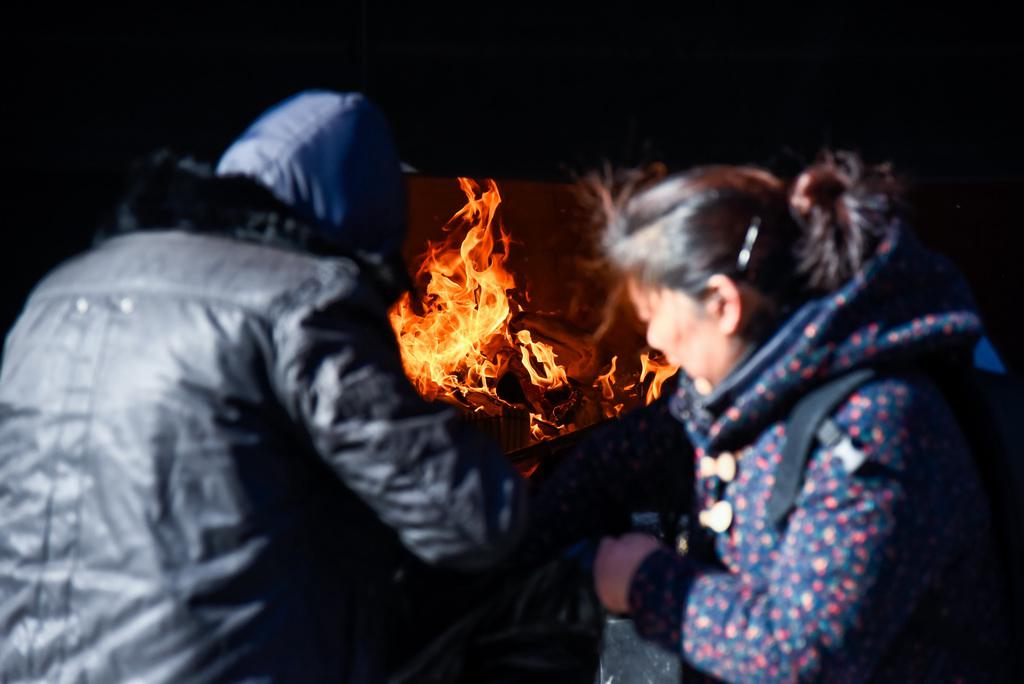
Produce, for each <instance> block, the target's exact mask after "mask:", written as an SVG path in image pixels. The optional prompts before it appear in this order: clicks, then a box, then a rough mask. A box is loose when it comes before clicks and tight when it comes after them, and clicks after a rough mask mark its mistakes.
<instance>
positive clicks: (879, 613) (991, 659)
mask: <svg viewBox="0 0 1024 684" xmlns="http://www.w3.org/2000/svg"><path fill="white" fill-rule="evenodd" d="M981 331H982V330H981V323H980V321H979V318H978V315H977V313H976V311H975V308H974V305H973V303H972V301H971V298H970V295H969V292H968V290H967V287H966V286H965V284H964V282H963V280H962V279H961V277H960V276H959V275H958V273H957V272H956V271H955V269H953V268H952V266H951V265H950V264H949V263H948V262H947V261H946V260H945V259H943V258H941V257H939V256H937V255H934V254H932V253H930V252H928V251H926V250H925V249H924V248H923V247H921V246H920V245H919V243H918V242H917V241H916V239H915V237H914V236H913V234H912V233H910V232H909V231H908V230H905V229H894V230H893V232H892V233H891V235H890V236H889V238H887V239H886V240H885V241H884V242H883V243H882V244H881V246H880V247H879V249H878V252H877V254H876V255H875V257H874V258H873V259H872V260H871V261H870V262H869V263H868V265H867V266H866V268H865V269H864V270H863V271H862V272H861V273H860V274H858V275H857V276H856V277H855V278H853V279H852V280H851V281H849V282H848V283H847V284H846V285H845V286H844V287H842V288H841V289H839V290H838V291H836V292H834V293H832V294H831V295H829V296H827V297H824V298H821V299H818V300H814V301H811V302H809V303H807V304H806V305H804V306H803V307H801V308H800V309H799V310H797V311H796V312H795V313H794V314H793V315H792V316H791V317H790V318H789V320H788V322H787V323H785V324H784V325H783V326H782V327H781V329H779V330H778V331H776V332H775V333H774V335H773V336H772V337H771V338H770V339H769V340H768V341H767V342H766V343H764V344H762V345H761V346H760V347H759V349H758V350H757V351H756V352H754V353H753V354H752V355H751V356H750V357H748V358H747V359H746V360H745V361H743V362H742V363H741V365H740V367H738V368H737V369H736V370H735V371H734V372H733V373H732V374H731V375H730V377H729V378H728V379H727V380H726V381H725V382H724V383H723V384H722V385H720V386H719V387H717V388H716V389H715V391H714V392H713V393H712V394H711V395H710V396H706V397H705V396H701V395H699V394H698V393H696V392H695V391H694V389H693V387H692V385H691V383H690V382H688V381H687V379H686V378H683V379H682V380H681V381H680V383H679V387H678V389H677V391H676V392H675V394H674V396H671V397H670V398H669V399H668V400H667V401H660V402H658V403H656V404H654V405H652V406H650V407H647V408H646V409H642V410H640V411H637V412H635V413H633V414H632V415H630V416H628V417H627V418H625V419H623V420H621V421H618V422H617V423H616V424H614V425H613V426H611V427H610V428H609V429H607V430H605V431H604V433H602V434H601V435H600V436H599V437H598V438H596V439H592V440H590V441H588V442H587V444H586V445H585V446H584V447H583V448H582V449H581V450H580V451H579V452H578V453H577V454H575V455H574V456H573V457H572V458H571V459H570V460H569V461H568V462H567V463H566V464H564V465H563V466H562V467H561V468H560V469H559V470H558V471H556V473H555V474H554V476H553V477H552V478H551V479H550V481H548V482H547V483H546V485H545V487H544V488H543V489H542V492H541V494H540V497H539V499H538V501H537V506H536V513H535V527H536V530H537V532H536V534H535V535H534V536H535V541H534V542H533V543H535V544H539V545H542V546H543V545H547V546H548V547H549V548H552V549H553V548H557V547H560V546H562V545H564V544H565V543H568V542H569V541H571V540H572V539H574V538H579V537H582V536H587V535H597V534H601V533H604V532H606V531H607V529H608V525H610V524H611V520H612V518H613V517H614V516H615V515H617V514H618V513H620V512H621V511H623V510H637V509H638V508H643V507H644V506H645V505H646V504H649V503H650V501H651V497H652V496H653V495H654V493H655V491H656V490H657V489H658V486H659V485H660V484H661V483H662V482H663V481H664V480H665V477H666V473H667V472H668V470H669V469H670V466H671V465H672V461H673V459H678V458H681V457H686V458H689V457H690V455H691V454H692V456H693V464H692V471H693V480H692V497H693V499H692V502H691V505H690V510H691V514H692V518H693V519H694V520H703V521H704V523H706V524H708V525H711V527H713V528H714V529H712V528H711V527H705V526H704V525H694V531H693V533H692V534H691V538H690V539H689V540H688V541H689V551H688V552H687V553H685V554H680V553H678V552H677V551H676V550H675V549H670V548H663V549H661V550H659V551H656V552H655V553H654V554H652V555H651V556H649V557H648V558H647V559H646V560H645V561H644V563H643V564H642V565H641V567H640V568H639V570H638V571H637V573H636V575H635V577H634V579H633V582H632V584H631V587H630V592H629V600H630V606H631V612H632V615H633V618H634V621H635V624H636V627H637V630H638V631H639V633H640V634H641V635H643V636H644V637H646V638H648V639H652V640H654V641H657V642H659V643H661V644H663V645H664V646H665V647H667V648H670V649H675V650H678V652H679V653H680V654H681V656H682V658H683V660H684V663H685V666H686V667H687V668H688V669H689V670H690V673H689V676H688V677H687V678H686V681H687V682H691V681H694V680H695V679H696V678H698V674H697V673H701V674H703V675H706V676H709V677H710V678H714V679H721V680H726V681H735V682H758V681H766V682H767V681H772V682H774V681H795V680H817V681H828V682H847V681H850V682H859V681H899V682H909V681H998V680H1000V679H1002V678H1005V677H1006V673H1005V672H1004V667H1005V662H1006V660H1007V658H1008V637H1007V630H1008V628H1007V626H1006V619H1007V618H1006V615H1005V612H1004V607H1003V605H1002V603H1001V601H1002V599H1001V594H1000V592H1001V586H1000V583H999V579H998V573H997V571H996V566H995V561H994V556H993V547H992V541H991V539H990V537H991V533H990V529H989V527H990V525H989V512H988V506H987V499H986V496H985V494H984V492H983V490H982V488H981V485H980V483H979V480H978V476H977V473H976V470H975V467H974V465H973V462H972V458H971V455H970V453H969V450H968V448H967V446H966V443H965V439H964V436H963V434H962V432H961V430H960V429H959V427H958V426H957V422H956V419H955V417H954V416H953V415H952V413H951V411H950V408H949V407H948V405H947V404H946V402H945V400H944V399H943V396H942V394H941V392H940V391H939V389H938V388H937V387H936V386H935V384H933V382H932V380H931V379H930V377H929V376H928V375H927V374H925V373H924V372H922V371H921V370H920V369H919V368H917V367H916V365H915V362H916V361H918V360H920V359H922V358H923V357H924V356H926V355H927V356H934V355H936V354H940V355H945V356H949V357H957V358H959V357H963V358H969V356H970V354H969V352H970V350H971V348H972V347H973V345H974V343H975V342H976V341H977V339H978V337H979V336H980V334H981ZM965 362H966V361H965ZM867 365H871V366H873V367H876V368H880V369H881V370H880V372H879V374H878V375H877V376H876V379H875V380H872V381H869V382H868V383H867V384H865V385H863V386H861V387H860V388H859V389H858V390H857V391H856V392H854V393H853V394H852V395H851V396H850V397H849V398H848V399H847V400H846V401H845V402H844V403H842V404H841V405H840V406H839V407H838V408H837V409H836V411H835V413H834V415H833V416H832V419H833V421H834V422H835V423H836V424H837V425H838V426H839V428H840V429H841V430H842V431H843V432H844V433H845V434H846V435H847V436H848V437H849V438H850V441H851V442H852V444H853V446H854V455H855V457H854V458H851V457H850V453H849V452H848V451H847V452H846V453H843V454H840V453H837V449H835V448H825V447H817V448H816V449H815V450H814V451H813V453H812V454H811V455H810V458H809V461H808V465H807V468H806V471H805V474H804V484H803V488H802V490H801V492H800V494H799V496H798V498H797V501H796V505H795V508H794V510H793V511H792V513H791V514H790V515H789V517H788V519H787V520H786V522H785V523H784V525H783V527H782V528H781V529H779V528H775V527H773V526H771V525H770V524H769V522H768V521H767V519H766V512H765V508H766V504H767V501H768V497H769V494H770V492H771V488H772V485H773V484H774V482H775V474H776V469H777V467H778V464H779V463H780V461H781V449H782V446H783V444H784V441H785V437H786V425H785V421H786V417H787V413H788V410H789V409H790V408H791V407H792V405H793V403H794V401H795V400H797V399H798V398H799V397H800V396H802V395H803V394H805V393H807V392H808V391H809V390H810V389H811V388H812V387H814V386H815V385H816V384H820V383H821V382H823V381H825V380H827V379H829V378H831V377H834V376H836V375H837V374H841V373H844V372H846V371H848V370H850V369H854V368H858V367H863V366H867ZM726 452H728V453H727V455H726V456H725V457H724V458H723V457H722V454H723V453H726ZM729 456H733V457H734V458H735V460H736V463H737V464H738V465H737V468H736V472H735V474H733V473H731V472H729V470H730V469H728V468H726V469H724V470H723V469H721V468H717V467H715V466H717V464H718V463H719V462H720V461H721V460H725V459H728V458H729ZM720 471H721V472H720ZM719 502H725V504H719ZM716 504H719V510H718V514H717V515H713V516H712V515H709V514H708V513H705V514H704V515H703V516H702V515H701V512H702V511H711V510H712V509H714V507H715V505H716ZM723 506H724V507H725V508H726V509H727V511H725V513H723V512H722V510H721V509H722V508H723ZM694 670H695V671H696V672H694Z"/></svg>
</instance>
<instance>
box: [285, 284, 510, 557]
mask: <svg viewBox="0 0 1024 684" xmlns="http://www.w3.org/2000/svg"><path fill="white" fill-rule="evenodd" d="M352 280H353V279H352V278H341V279H339V280H338V281H337V282H333V281H332V282H329V283H328V284H327V285H324V284H319V285H316V286H310V287H308V288H307V289H308V290H309V292H306V293H304V294H300V295H298V296H295V297H294V298H293V299H294V300H295V301H293V302H291V303H290V304H289V305H288V306H287V307H285V310H284V312H283V313H281V314H280V315H278V316H275V320H274V323H273V326H274V331H273V341H272V344H273V347H274V354H273V357H274V368H273V370H272V375H273V378H274V380H273V382H274V383H275V385H276V390H277V392H278V396H279V398H280V400H281V401H282V402H283V403H284V404H285V405H286V407H287V408H288V410H289V412H290V413H291V415H292V416H293V419H294V420H295V421H296V422H297V423H299V425H300V426H301V429H302V430H304V431H305V433H306V434H307V435H308V439H309V441H310V442H311V444H312V446H313V448H314V449H315V450H316V452H317V453H318V454H319V455H320V456H321V457H322V458H323V459H324V460H325V461H326V462H327V463H328V464H329V465H330V467H331V468H332V469H333V470H334V472H336V473H337V475H338V477H339V478H340V479H341V481H342V482H344V484H345V485H346V486H347V487H348V488H349V489H350V490H352V491H353V492H354V493H355V494H356V495H358V496H359V497H360V498H361V499H362V500H363V501H364V502H366V503H367V504H368V505H369V506H370V507H371V508H372V509H373V510H374V511H375V512H376V514H377V515H378V516H379V517H380V519H381V520H382V521H383V522H384V523H385V524H387V525H388V526H390V527H391V528H392V529H394V530H395V531H396V532H397V533H398V535H399V537H400V539H401V540H402V542H403V543H404V545H405V546H406V547H407V548H408V549H409V550H410V551H411V552H412V553H414V554H415V555H416V556H418V557H419V558H421V559H422V560H424V561H425V562H427V563H430V564H434V565H444V566H447V567H452V568H455V569H463V570H469V569H474V568H480V567H485V566H489V565H492V564H494V563H496V562H497V561H499V560H500V559H501V558H502V557H504V556H505V554H507V553H508V551H509V550H510V549H511V548H512V546H513V545H514V544H515V543H516V541H517V539H518V537H519V535H521V533H522V532H523V528H524V526H525V518H526V503H527V502H526V496H527V494H526V487H525V483H524V482H523V480H522V479H521V478H520V476H519V475H518V474H517V473H516V472H515V470H514V469H513V468H512V467H511V465H510V464H509V463H508V461H507V460H506V458H505V456H504V454H503V453H502V451H501V449H500V448H499V446H498V445H497V444H496V443H494V442H492V441H491V440H489V439H487V438H486V437H485V436H484V435H482V434H479V433H477V432H475V431H473V430H471V429H469V428H468V427H466V426H465V425H464V424H463V423H462V421H460V420H458V418H457V416H456V412H455V411H454V410H453V409H451V408H447V407H442V406H440V405H436V404H429V403H427V402H426V401H424V400H423V399H422V398H421V397H420V396H419V395H418V394H417V393H416V391H415V389H414V388H413V387H412V385H411V383H410V382H409V381H408V379H407V378H406V375H405V373H404V371H403V369H402V364H401V358H400V353H399V350H398V345H397V342H396V340H395V336H394V333H393V332H392V329H391V327H390V326H389V324H388V321H387V319H386V315H385V310H386V307H385V304H384V303H383V301H381V300H380V299H378V298H377V297H376V296H375V295H374V294H373V292H371V291H370V288H363V286H361V285H359V284H358V283H356V284H355V285H352V284H351V282H352ZM353 288H356V289H357V290H363V289H365V290H367V291H366V292H362V291H355V292H353V291H350V290H352V289H353Z"/></svg>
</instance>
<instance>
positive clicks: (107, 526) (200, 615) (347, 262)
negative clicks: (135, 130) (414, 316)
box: [0, 92, 524, 682]
mask: <svg viewBox="0 0 1024 684" xmlns="http://www.w3.org/2000/svg"><path fill="white" fill-rule="evenodd" d="M403 206H404V205H403V187H402V181H401V177H400V172H399V166H398V161H397V157H396V156H395V154H394V148H393V145H392V142H391V139H390V134H389V133H388V131H387V127H386V125H385V123H384V121H383V118H382V117H381V115H380V113H379V112H378V111H377V110H376V109H375V108H373V107H372V105H370V103H369V102H367V101H366V100H365V99H363V98H362V97H361V96H359V95H339V94H336V93H328V92H309V93H303V94H301V95H299V96H297V97H295V98H292V99H291V100H289V101H287V102H285V103H283V104H282V105H280V106H278V107H276V108H275V109H273V110H271V111H270V112H268V113H267V114H265V115H264V116H263V117H261V118H260V119H259V120H258V121H257V122H256V123H255V124H254V125H253V126H252V127H250V129H249V130H248V131H246V133H245V134H244V135H243V136H242V137H241V138H240V140H239V141H238V142H236V143H235V145H233V146H232V147H231V148H230V149H229V150H228V152H227V153H226V154H225V155H224V157H223V159H222V160H221V161H220V164H219V167H218V173H217V174H214V173H213V171H212V170H211V169H210V168H209V167H206V166H204V165H201V164H198V163H196V162H194V161H191V160H187V159H184V160H183V159H176V158H174V157H172V156H170V155H167V154H162V155H159V156H157V157H156V158H154V159H153V160H151V161H150V162H149V163H148V164H147V165H146V166H145V167H143V168H141V169H139V170H137V173H136V177H135V185H134V187H133V188H132V189H131V191H130V192H129V194H128V197H127V199H126V201H125V203H124V204H122V205H121V206H120V207H119V209H118V211H117V216H116V221H115V223H114V225H113V227H112V229H111V230H110V231H108V232H107V234H106V235H105V236H104V239H103V240H101V241H100V242H99V244H98V245H97V246H96V247H94V248H93V249H92V250H90V251H88V252H86V253H84V254H82V255H80V256H78V257H76V258H73V259H71V260H70V261H68V262H67V263H65V264H63V265H61V266H60V267H58V268H57V269H56V270H54V271H53V272H52V273H50V274H49V275H48V276H47V277H46V278H44V279H43V281H42V282H41V283H39V284H38V286H37V287H36V288H35V289H34V291H33V292H32V294H31V295H30V297H29V299H28V301H27V303H26V305H25V308H24V311H23V313H22V314H21V316H20V318H19V319H18V321H17V323H16V324H15V326H14V328H13V329H12V331H11V332H10V334H9V336H8V338H7V341H6V345H5V348H4V355H3V361H2V364H3V365H2V374H0V635H2V639H0V681H4V682H22V681H26V682H27V681H48V682H63V681H67V682H125V681H144V682H214V681H217V682H220V681H241V680H244V681H268V682H269V681H308V682H319V681H332V682H337V681H358V682H374V681H383V679H384V678H385V676H386V672H387V670H388V669H389V668H390V667H392V666H394V665H395V664H396V662H395V660H396V658H397V654H396V653H395V651H394V650H393V649H391V646H392V645H394V644H397V643H399V642H400V639H401V635H402V631H401V630H402V629H406V628H408V625H405V624H404V623H405V621H406V619H407V615H406V614H405V612H404V611H405V604H404V602H403V601H402V581H403V577H404V576H405V574H406V571H407V570H409V569H415V568H416V567H419V566H420V565H421V564H424V563H426V564H429V565H438V566H445V567H449V568H455V569H458V570H469V569H475V568H480V567H485V566H487V565H490V564H492V563H494V562H496V561H497V560H498V559H499V558H501V557H502V556H503V555H504V554H505V553H506V552H507V550H508V549H509V547H510V546H511V544H513V543H514V541H515V540H516V538H517V536H518V534H519V533H520V531H521V521H522V520H523V515H524V506H523V497H522V495H521V491H522V484H521V481H520V479H519V477H518V476H517V475H516V474H515V473H514V471H513V470H512V469H511V468H510V467H509V466H508V464H507V463H506V461H505V459H504V456H503V454H502V453H501V451H500V449H499V448H498V446H497V445H496V444H493V443H491V442H490V441H488V440H486V439H485V438H483V437H481V436H478V435H476V434H475V433H473V432H470V431H468V430H466V429H464V428H463V427H462V424H461V423H460V422H459V421H458V420H457V419H456V416H455V414H454V412H453V411H452V410H451V409H448V408H442V407H439V406H434V405H429V404H427V403H425V402H424V401H422V400H421V399H420V398H419V396H418V395H417V394H416V393H415V391H414V389H413V388H412V386H411V384H410V383H409V382H408V381H407V380H406V378H405V375H404V373H403V370H402V365H401V360H400V357H399V352H398V348H397V344H396V340H395V338H394V334H393V332H392V330H391V328H390V326H389V324H388V321H387V317H386V311H387V307H388V306H389V304H390V303H391V301H392V300H393V297H394V295H395V292H396V289H397V288H396V287H395V284H396V282H397V281H398V280H399V279H398V278H396V277H395V276H394V270H389V268H388V265H389V264H390V263H392V262H394V260H395V256H396V253H397V249H398V247H399V245H400V244H401V241H402V237H403V234H404V215H403V212H404V210H403Z"/></svg>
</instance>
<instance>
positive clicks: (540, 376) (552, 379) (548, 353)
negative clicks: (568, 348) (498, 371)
mask: <svg viewBox="0 0 1024 684" xmlns="http://www.w3.org/2000/svg"><path fill="white" fill-rule="evenodd" d="M516 339H517V340H518V341H519V343H520V344H521V345H522V347H520V349H521V351H522V359H523V366H525V367H526V371H527V373H529V374H530V382H532V383H533V384H534V385H537V386H538V387H547V388H551V389H555V388H558V387H562V386H564V385H568V384H569V376H567V375H566V374H565V369H564V368H562V367H561V366H560V365H558V362H557V361H555V350H554V349H552V348H551V346H550V345H547V344H544V343H543V342H534V341H533V337H532V336H531V335H530V331H529V330H520V331H519V332H518V333H516ZM531 355H532V356H533V358H535V359H536V360H537V362H538V363H539V364H540V372H537V371H536V370H534V367H533V362H532V361H530V356H531Z"/></svg>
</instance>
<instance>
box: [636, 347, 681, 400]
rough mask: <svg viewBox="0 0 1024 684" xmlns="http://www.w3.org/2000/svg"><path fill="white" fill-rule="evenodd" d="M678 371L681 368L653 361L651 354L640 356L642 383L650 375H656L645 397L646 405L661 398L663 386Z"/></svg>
mask: <svg viewBox="0 0 1024 684" xmlns="http://www.w3.org/2000/svg"><path fill="white" fill-rule="evenodd" d="M678 370H679V366H673V365H671V364H669V363H665V362H663V361H658V360H656V359H652V358H651V355H650V353H649V352H642V353H641V354H640V382H643V381H644V378H646V377H647V375H648V374H649V373H654V378H653V379H652V380H651V386H650V387H648V388H647V396H645V397H644V404H645V405H646V404H650V403H651V402H652V401H654V400H655V399H657V398H658V397H660V396H661V386H662V385H664V384H665V381H666V380H668V379H669V378H671V377H672V376H673V375H675V374H676V371H678Z"/></svg>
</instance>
